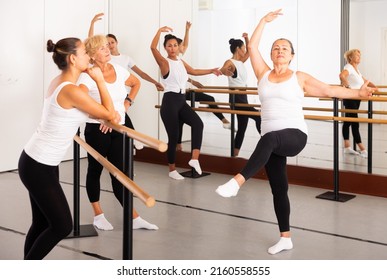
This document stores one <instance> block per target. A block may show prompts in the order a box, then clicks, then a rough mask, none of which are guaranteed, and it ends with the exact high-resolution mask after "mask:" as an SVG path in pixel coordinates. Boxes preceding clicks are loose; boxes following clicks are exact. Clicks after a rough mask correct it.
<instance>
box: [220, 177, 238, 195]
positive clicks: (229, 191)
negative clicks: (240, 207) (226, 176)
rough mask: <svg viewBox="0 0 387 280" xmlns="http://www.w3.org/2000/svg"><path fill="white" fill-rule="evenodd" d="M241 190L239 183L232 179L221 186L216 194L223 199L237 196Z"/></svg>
mask: <svg viewBox="0 0 387 280" xmlns="http://www.w3.org/2000/svg"><path fill="white" fill-rule="evenodd" d="M239 189H240V187H239V185H238V182H237V181H236V180H235V179H234V178H232V179H231V180H230V181H228V182H227V183H226V184H223V185H221V186H219V187H218V188H217V189H216V190H215V192H216V193H217V194H219V195H220V196H223V197H232V196H236V195H237V193H238V191H239Z"/></svg>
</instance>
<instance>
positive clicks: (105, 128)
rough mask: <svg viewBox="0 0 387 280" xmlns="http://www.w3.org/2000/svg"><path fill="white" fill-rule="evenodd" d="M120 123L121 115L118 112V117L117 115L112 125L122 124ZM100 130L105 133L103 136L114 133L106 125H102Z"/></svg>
mask: <svg viewBox="0 0 387 280" xmlns="http://www.w3.org/2000/svg"><path fill="white" fill-rule="evenodd" d="M120 121H121V115H120V114H119V113H118V112H117V111H116V115H115V117H114V119H113V121H112V123H114V124H118V123H120ZM99 130H101V132H102V133H103V134H106V133H108V132H109V133H110V132H112V130H113V129H112V128H110V127H108V126H107V125H105V124H104V123H101V125H100V126H99Z"/></svg>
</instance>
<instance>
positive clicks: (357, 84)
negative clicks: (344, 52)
mask: <svg viewBox="0 0 387 280" xmlns="http://www.w3.org/2000/svg"><path fill="white" fill-rule="evenodd" d="M344 69H345V70H347V71H348V78H347V79H348V83H349V86H350V87H351V88H353V89H359V88H361V86H362V85H363V84H364V80H363V76H362V75H361V73H360V71H359V70H358V72H357V71H356V69H355V68H354V67H353V66H352V64H349V63H347V64H346V65H345V66H344Z"/></svg>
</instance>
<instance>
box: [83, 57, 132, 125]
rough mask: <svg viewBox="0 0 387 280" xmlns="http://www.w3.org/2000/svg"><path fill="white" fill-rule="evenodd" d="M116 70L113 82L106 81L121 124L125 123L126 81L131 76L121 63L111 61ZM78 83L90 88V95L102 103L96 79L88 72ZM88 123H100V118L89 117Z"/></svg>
mask: <svg viewBox="0 0 387 280" xmlns="http://www.w3.org/2000/svg"><path fill="white" fill-rule="evenodd" d="M110 64H111V65H112V66H113V68H114V71H115V72H116V80H115V81H114V82H113V83H108V82H106V81H105V84H106V88H107V90H108V91H109V94H110V97H111V99H112V101H113V105H114V109H115V110H116V111H117V112H118V113H119V114H120V116H121V121H120V124H124V123H125V113H126V110H125V105H124V101H125V97H126V96H127V95H128V91H127V89H126V86H125V81H126V80H127V79H128V78H129V76H130V72H129V71H128V70H127V69H125V68H124V67H122V66H121V65H118V64H115V63H110ZM77 84H78V85H80V84H83V85H85V86H86V87H87V88H88V89H89V95H90V96H91V97H92V98H93V99H94V100H95V101H97V102H98V103H101V96H100V94H99V90H98V87H97V84H96V83H95V81H94V80H93V79H92V78H91V77H90V76H89V75H88V74H86V73H82V74H81V76H80V77H79V79H78V82H77ZM87 122H88V123H98V124H99V123H100V122H99V121H98V120H95V119H93V118H89V119H88V120H87Z"/></svg>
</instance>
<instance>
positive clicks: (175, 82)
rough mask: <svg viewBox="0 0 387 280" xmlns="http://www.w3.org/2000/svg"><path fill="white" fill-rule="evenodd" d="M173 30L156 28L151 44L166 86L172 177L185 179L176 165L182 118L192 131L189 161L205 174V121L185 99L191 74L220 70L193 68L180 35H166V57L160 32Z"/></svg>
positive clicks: (163, 111)
mask: <svg viewBox="0 0 387 280" xmlns="http://www.w3.org/2000/svg"><path fill="white" fill-rule="evenodd" d="M171 31H172V29H171V28H170V27H167V26H165V27H161V28H160V29H159V30H157V33H156V35H155V37H154V38H153V40H152V43H151V51H152V54H153V56H154V58H155V60H156V62H157V64H158V65H159V67H160V71H161V76H162V81H163V84H164V86H165V92H164V95H163V100H162V103H161V108H160V115H161V119H162V121H163V123H164V126H165V130H166V131H167V134H168V151H167V157H168V167H169V177H170V178H172V179H175V180H182V179H184V177H183V176H181V175H180V174H179V173H178V172H177V170H176V165H175V160H176V146H177V141H178V138H179V122H180V121H182V122H184V123H186V124H188V125H189V126H191V127H192V132H193V133H192V155H191V160H190V161H189V162H188V164H189V165H190V166H191V167H193V168H194V169H195V170H196V172H197V173H198V174H199V175H200V174H202V170H201V167H200V163H199V155H200V148H201V145H202V138H203V122H202V120H201V119H200V117H199V115H198V114H196V112H195V111H194V110H192V108H191V107H190V106H189V105H188V104H187V102H186V99H185V90H186V87H187V80H188V74H190V75H194V76H199V75H208V74H215V75H220V74H221V73H220V71H219V70H218V69H217V68H213V69H194V68H192V67H191V66H190V65H188V64H187V63H186V62H185V61H183V60H182V59H180V58H179V45H178V43H177V38H176V36H174V35H172V34H167V35H165V38H164V43H163V45H164V49H165V51H166V52H167V57H164V56H163V55H162V54H161V53H160V51H159V50H158V49H157V46H158V44H159V41H160V36H161V33H163V32H171Z"/></svg>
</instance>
